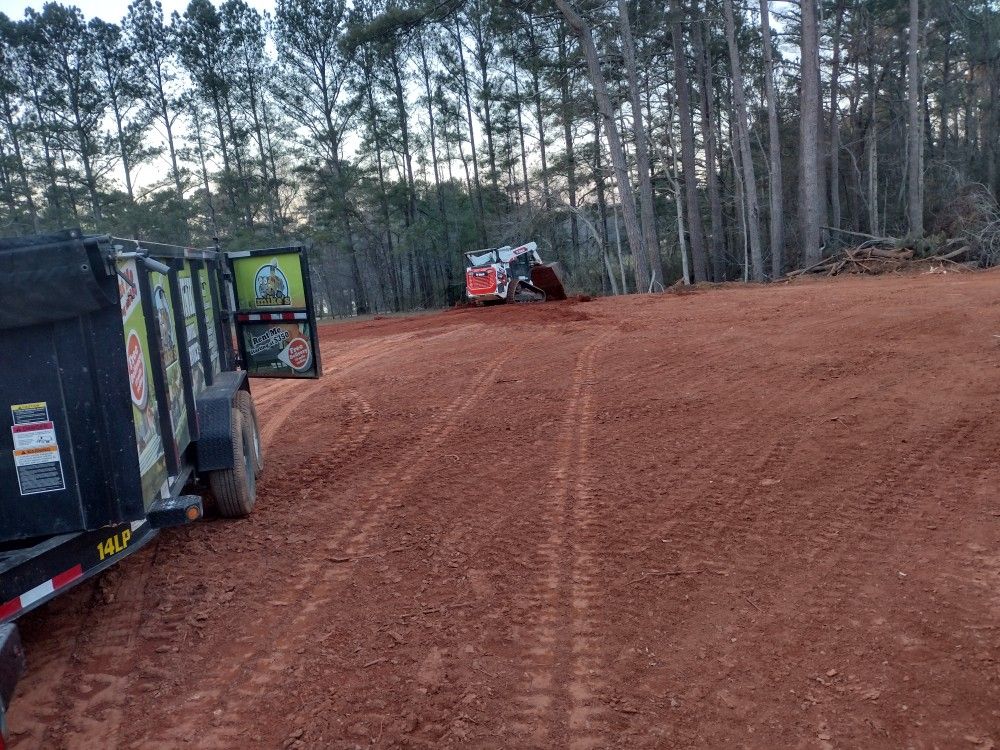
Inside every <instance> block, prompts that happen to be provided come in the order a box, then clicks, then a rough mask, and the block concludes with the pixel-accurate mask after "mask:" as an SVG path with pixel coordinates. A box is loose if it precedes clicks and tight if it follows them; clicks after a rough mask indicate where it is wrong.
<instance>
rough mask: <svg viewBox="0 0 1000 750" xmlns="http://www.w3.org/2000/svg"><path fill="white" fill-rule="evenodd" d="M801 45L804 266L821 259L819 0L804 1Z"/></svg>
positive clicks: (800, 128)
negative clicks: (817, 16)
mask: <svg viewBox="0 0 1000 750" xmlns="http://www.w3.org/2000/svg"><path fill="white" fill-rule="evenodd" d="M801 8H802V45H801V50H800V53H801V54H800V57H801V76H800V79H801V80H800V86H801V94H800V102H799V227H800V228H799V234H800V236H799V242H800V244H801V246H802V264H803V266H809V265H812V264H814V263H818V262H819V261H820V259H821V258H822V252H823V250H822V248H821V247H820V237H821V227H820V221H821V206H820V200H821V196H820V180H819V174H818V169H817V165H818V164H819V121H820V116H819V115H820V99H819V30H818V28H817V19H816V0H801Z"/></svg>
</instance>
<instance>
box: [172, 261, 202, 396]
mask: <svg viewBox="0 0 1000 750" xmlns="http://www.w3.org/2000/svg"><path fill="white" fill-rule="evenodd" d="M177 286H178V288H179V289H180V292H181V310H182V311H183V312H184V330H185V332H186V335H187V347H188V361H189V362H190V363H191V386H192V389H193V390H194V395H195V396H197V395H198V394H199V393H201V392H202V391H203V390H205V366H204V364H203V363H202V361H201V338H200V337H199V336H198V307H197V303H196V301H195V294H194V278H193V276H192V274H191V264H190V263H189V262H185V263H184V266H183V268H181V270H179V271H178V272H177Z"/></svg>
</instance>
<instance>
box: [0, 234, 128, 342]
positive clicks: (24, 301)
mask: <svg viewBox="0 0 1000 750" xmlns="http://www.w3.org/2000/svg"><path fill="white" fill-rule="evenodd" d="M100 242H101V240H100V238H97V237H87V238H81V237H80V234H79V232H75V231H69V232H61V233H59V234H50V235H41V236H36V237H29V238H17V239H0V329H5V328H22V327H24V326H31V325H37V324H38V323H50V322H54V321H57V320H65V319H67V318H75V317H78V316H80V315H86V314H88V313H91V312H94V311H95V310H99V309H101V308H103V307H110V306H113V305H117V304H118V282H117V281H116V279H115V278H113V277H111V276H110V275H109V272H108V270H107V266H106V265H105V262H104V260H103V258H102V257H101V251H100Z"/></svg>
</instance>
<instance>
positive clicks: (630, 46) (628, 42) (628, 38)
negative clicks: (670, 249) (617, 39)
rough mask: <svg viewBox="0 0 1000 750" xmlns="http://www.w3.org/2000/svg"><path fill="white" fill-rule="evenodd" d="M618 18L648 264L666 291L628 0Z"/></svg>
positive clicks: (654, 282) (620, 7)
mask: <svg viewBox="0 0 1000 750" xmlns="http://www.w3.org/2000/svg"><path fill="white" fill-rule="evenodd" d="M618 19H619V23H620V25H621V32H622V54H623V55H624V57H625V71H626V74H627V77H628V90H629V100H630V101H631V104H632V132H633V134H634V137H635V163H636V171H637V172H638V173H639V206H640V210H641V216H642V234H643V240H644V243H645V247H646V258H647V265H648V267H649V276H650V282H651V284H652V286H653V287H654V288H655V287H660V288H663V263H662V262H661V261H660V240H659V238H658V237H657V233H656V210H655V207H654V204H653V181H652V179H651V177H650V169H649V138H648V136H647V135H646V127H645V125H644V123H643V120H642V96H641V93H640V91H639V72H638V69H637V66H636V61H635V41H634V40H633V38H632V24H631V22H630V20H629V15H628V0H618Z"/></svg>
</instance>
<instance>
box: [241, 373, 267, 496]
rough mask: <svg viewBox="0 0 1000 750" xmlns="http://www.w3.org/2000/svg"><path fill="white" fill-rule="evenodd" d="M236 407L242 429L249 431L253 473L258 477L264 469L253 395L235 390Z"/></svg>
mask: <svg viewBox="0 0 1000 750" xmlns="http://www.w3.org/2000/svg"><path fill="white" fill-rule="evenodd" d="M236 407H237V408H238V409H239V410H240V415H241V416H242V417H243V431H244V432H247V433H249V437H250V445H251V446H252V447H253V450H252V451H251V454H250V455H251V457H252V458H253V475H254V478H255V479H256V478H258V477H260V475H261V472H263V471H264V444H263V443H262V442H261V439H260V423H259V422H258V421H257V407H256V406H254V403H253V397H252V396H251V395H250V394H249V393H248V392H247V391H237V392H236Z"/></svg>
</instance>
